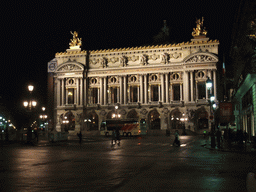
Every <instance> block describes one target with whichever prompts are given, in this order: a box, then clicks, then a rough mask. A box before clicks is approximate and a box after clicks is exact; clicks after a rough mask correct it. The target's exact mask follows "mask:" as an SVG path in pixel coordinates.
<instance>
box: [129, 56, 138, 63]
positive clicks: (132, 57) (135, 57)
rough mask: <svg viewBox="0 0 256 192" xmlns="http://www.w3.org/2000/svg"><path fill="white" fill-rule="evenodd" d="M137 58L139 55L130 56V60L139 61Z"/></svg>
mask: <svg viewBox="0 0 256 192" xmlns="http://www.w3.org/2000/svg"><path fill="white" fill-rule="evenodd" d="M137 60H139V56H135V55H133V56H131V57H128V61H133V62H135V61H137Z"/></svg>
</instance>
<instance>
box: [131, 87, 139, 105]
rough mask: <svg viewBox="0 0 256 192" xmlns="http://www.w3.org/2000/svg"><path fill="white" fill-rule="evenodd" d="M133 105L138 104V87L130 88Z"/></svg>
mask: <svg viewBox="0 0 256 192" xmlns="http://www.w3.org/2000/svg"><path fill="white" fill-rule="evenodd" d="M130 97H131V101H130V102H131V103H133V102H138V88H137V87H136V86H132V87H130Z"/></svg>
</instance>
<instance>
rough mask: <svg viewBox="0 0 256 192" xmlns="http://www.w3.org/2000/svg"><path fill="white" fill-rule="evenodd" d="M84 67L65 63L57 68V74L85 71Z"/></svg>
mask: <svg viewBox="0 0 256 192" xmlns="http://www.w3.org/2000/svg"><path fill="white" fill-rule="evenodd" d="M83 70H84V67H83V65H81V64H77V63H65V64H62V65H60V66H58V68H57V70H56V71H57V72H70V71H83Z"/></svg>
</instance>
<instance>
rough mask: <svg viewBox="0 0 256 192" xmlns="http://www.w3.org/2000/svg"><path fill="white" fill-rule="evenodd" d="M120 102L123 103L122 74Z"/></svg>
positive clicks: (121, 79)
mask: <svg viewBox="0 0 256 192" xmlns="http://www.w3.org/2000/svg"><path fill="white" fill-rule="evenodd" d="M119 79H120V104H123V77H122V76H120V77H119Z"/></svg>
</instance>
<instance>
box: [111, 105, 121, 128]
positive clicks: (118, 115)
mask: <svg viewBox="0 0 256 192" xmlns="http://www.w3.org/2000/svg"><path fill="white" fill-rule="evenodd" d="M120 117H121V114H118V106H117V105H116V106H115V113H114V114H113V115H112V118H113V119H116V120H118V119H119V118H120ZM117 129H118V124H116V130H117ZM113 131H114V130H113Z"/></svg>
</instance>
